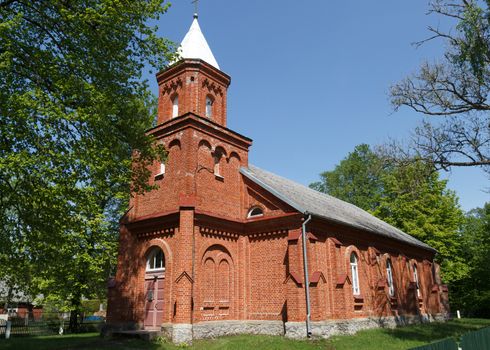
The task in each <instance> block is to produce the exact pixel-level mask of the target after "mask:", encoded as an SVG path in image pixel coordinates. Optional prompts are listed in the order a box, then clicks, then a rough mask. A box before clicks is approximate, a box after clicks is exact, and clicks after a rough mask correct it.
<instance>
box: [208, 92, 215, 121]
mask: <svg viewBox="0 0 490 350" xmlns="http://www.w3.org/2000/svg"><path fill="white" fill-rule="evenodd" d="M213 103H214V101H213V99H212V98H211V97H210V96H207V97H206V118H212V117H213Z"/></svg>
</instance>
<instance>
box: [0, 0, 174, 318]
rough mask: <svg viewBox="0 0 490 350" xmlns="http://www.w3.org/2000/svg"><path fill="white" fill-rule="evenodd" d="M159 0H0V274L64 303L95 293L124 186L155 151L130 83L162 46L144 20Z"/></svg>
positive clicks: (101, 286) (161, 56)
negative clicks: (132, 161)
mask: <svg viewBox="0 0 490 350" xmlns="http://www.w3.org/2000/svg"><path fill="white" fill-rule="evenodd" d="M163 2H164V0H147V1H120V0H80V1H57V0H45V1H23V0H4V1H0V18H1V19H2V20H1V23H0V119H1V121H2V122H1V123H0V139H1V142H0V193H2V196H1V197H0V266H2V269H1V270H0V279H5V278H9V279H10V280H11V283H15V284H18V285H22V286H25V287H26V288H27V287H29V288H30V289H31V291H32V293H31V294H32V295H37V294H38V293H43V294H44V295H45V297H46V298H47V299H48V300H52V301H53V300H58V301H60V302H65V301H68V305H61V306H63V307H67V308H69V309H76V308H78V307H79V304H80V298H81V296H85V297H92V296H97V297H101V296H102V295H101V294H104V291H105V281H106V279H107V277H108V275H109V274H110V272H111V271H112V270H113V269H114V265H115V257H116V245H117V237H118V218H119V216H120V215H121V213H122V209H123V208H126V206H127V199H128V198H129V193H130V189H132V190H133V191H136V192H144V191H146V190H148V189H150V188H151V187H150V186H149V185H148V178H149V175H150V173H149V171H148V169H147V167H148V165H150V164H153V162H155V161H160V160H163V158H164V157H165V153H164V150H163V149H162V148H161V147H154V146H153V142H152V139H151V138H150V137H148V136H146V134H145V130H146V129H147V128H149V127H150V126H151V125H152V121H153V119H154V114H153V112H152V107H153V106H154V98H153V97H152V95H151V94H150V92H149V89H148V83H147V82H146V81H144V80H142V72H143V69H144V67H145V64H147V63H149V64H150V65H151V66H153V67H154V68H157V69H160V68H162V67H163V66H164V65H165V64H166V62H168V60H169V59H170V58H171V57H172V55H173V53H172V52H173V45H172V44H171V43H170V42H168V41H167V40H165V39H161V38H157V37H156V35H155V30H156V28H153V27H150V26H148V21H149V20H150V19H157V18H159V16H160V15H161V14H163V13H164V12H165V11H166V10H167V8H168V4H165V5H164V4H163ZM132 157H133V158H134V159H135V160H136V163H135V164H134V165H133V166H131V158H132ZM130 186H131V188H130Z"/></svg>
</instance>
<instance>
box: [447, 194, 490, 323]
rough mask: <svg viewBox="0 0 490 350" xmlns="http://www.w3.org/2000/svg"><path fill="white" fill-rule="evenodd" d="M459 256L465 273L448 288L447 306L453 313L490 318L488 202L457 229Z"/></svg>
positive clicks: (470, 212)
mask: <svg viewBox="0 0 490 350" xmlns="http://www.w3.org/2000/svg"><path fill="white" fill-rule="evenodd" d="M461 241H462V245H461V252H460V254H461V257H462V258H463V259H464V260H465V261H466V262H467V265H468V267H469V272H468V274H467V276H465V278H463V279H461V280H458V281H455V282H454V283H452V285H451V294H450V295H449V296H450V298H451V303H452V304H453V307H454V308H455V309H457V310H464V311H465V313H466V314H468V315H471V316H477V317H490V271H489V269H488V266H489V265H490V255H489V252H490V203H486V204H485V205H484V206H483V208H476V209H473V210H470V211H469V212H468V213H467V214H466V216H465V222H464V225H463V228H462V230H461Z"/></svg>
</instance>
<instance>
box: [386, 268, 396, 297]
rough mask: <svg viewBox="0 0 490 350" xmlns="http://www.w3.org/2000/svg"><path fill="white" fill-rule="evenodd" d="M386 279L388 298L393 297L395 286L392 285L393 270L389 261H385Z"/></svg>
mask: <svg viewBox="0 0 490 350" xmlns="http://www.w3.org/2000/svg"><path fill="white" fill-rule="evenodd" d="M386 277H387V279H388V292H389V293H390V296H393V295H395V285H394V284H393V268H392V266H391V260H390V259H386Z"/></svg>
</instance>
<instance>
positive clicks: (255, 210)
mask: <svg viewBox="0 0 490 350" xmlns="http://www.w3.org/2000/svg"><path fill="white" fill-rule="evenodd" d="M260 216H264V211H263V210H262V208H260V207H252V208H250V210H249V211H248V214H247V218H248V219H251V218H256V217H260Z"/></svg>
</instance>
